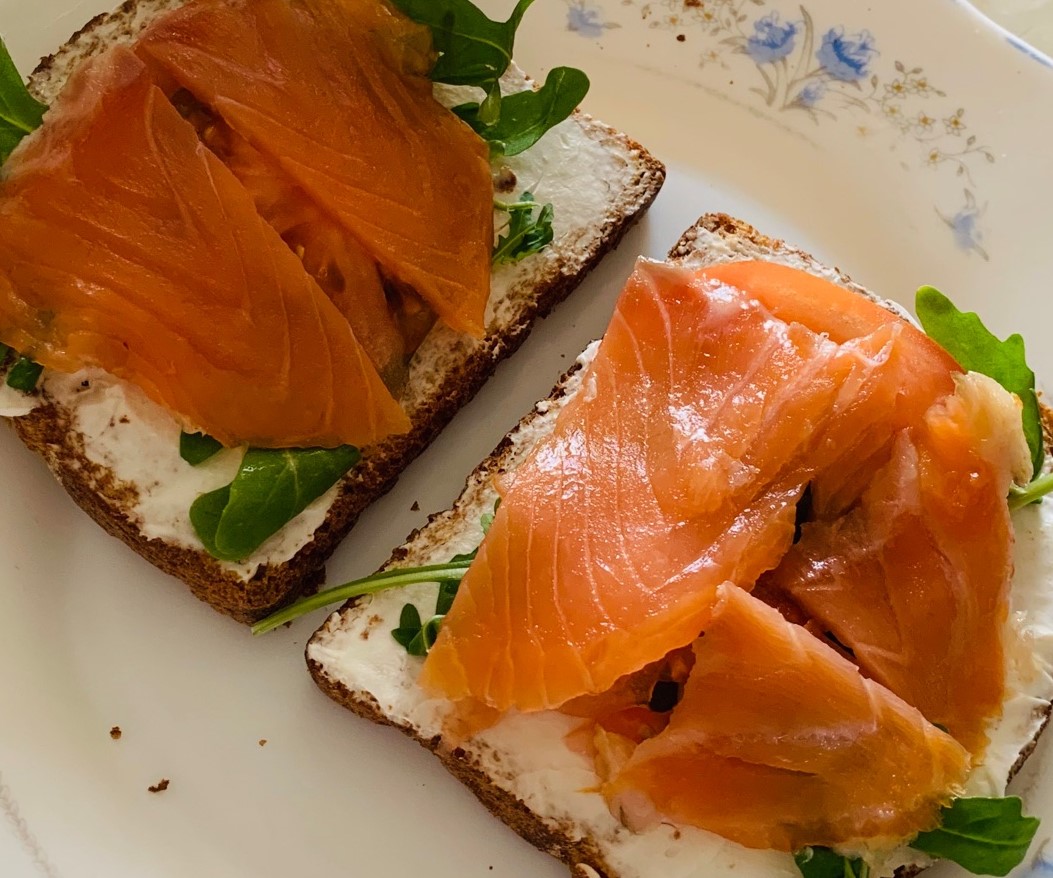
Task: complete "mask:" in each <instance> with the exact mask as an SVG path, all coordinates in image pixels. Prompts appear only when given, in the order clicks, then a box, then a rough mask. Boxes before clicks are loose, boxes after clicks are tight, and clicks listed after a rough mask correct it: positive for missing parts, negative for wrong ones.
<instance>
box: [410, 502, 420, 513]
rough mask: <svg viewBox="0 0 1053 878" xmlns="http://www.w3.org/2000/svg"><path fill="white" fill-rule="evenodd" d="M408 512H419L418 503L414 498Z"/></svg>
mask: <svg viewBox="0 0 1053 878" xmlns="http://www.w3.org/2000/svg"><path fill="white" fill-rule="evenodd" d="M409 511H410V512H420V503H418V502H417V501H416V500H414V501H413V505H412V506H411V507H410V508H409Z"/></svg>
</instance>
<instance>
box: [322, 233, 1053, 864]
mask: <svg viewBox="0 0 1053 878" xmlns="http://www.w3.org/2000/svg"><path fill="white" fill-rule="evenodd" d="M669 256H670V259H671V260H674V261H677V262H680V263H682V264H687V265H697V266H704V265H708V264H716V263H721V262H728V261H735V260H741V259H765V260H772V261H778V262H781V263H784V264H788V265H791V266H794V267H797V268H800V269H803V270H806V271H809V272H811V273H813V274H817V275H820V276H823V277H826V278H828V279H829V280H831V281H833V282H835V283H838V284H841V285H842V286H845V287H847V288H849V289H852V290H854V291H856V292H858V293H860V294H862V295H866V296H868V297H870V298H872V299H874V300H876V301H878V302H881V303H882V304H884V305H885V306H886V307H888V308H890V309H891V310H894V311H896V312H899V313H903V309H902V308H901V307H900V306H898V305H896V304H895V303H893V302H889V301H886V300H883V299H881V298H880V297H877V296H875V295H873V294H872V293H870V292H868V291H867V290H865V289H864V288H862V287H861V286H859V285H858V284H856V283H854V282H853V281H851V280H850V278H848V277H847V276H846V275H845V274H843V273H842V272H841V271H839V270H838V269H836V268H829V267H826V266H824V265H822V264H821V263H820V262H818V261H817V260H816V259H814V258H813V257H811V256H810V255H808V254H806V253H804V252H803V251H801V250H799V249H796V248H794V247H792V246H790V245H788V244H785V243H784V242H782V241H778V240H774V239H772V238H769V237H766V236H765V235H763V234H761V233H760V232H758V231H757V230H756V229H754V228H752V227H751V226H749V225H747V224H746V223H744V222H741V221H740V220H737V219H734V218H732V217H729V216H727V215H724V214H708V215H706V216H703V217H702V218H701V219H700V220H699V221H698V222H697V223H696V224H695V225H694V226H692V227H691V228H690V229H688V230H687V231H686V232H685V233H684V235H683V236H682V237H681V238H680V240H679V241H678V242H677V243H676V244H675V245H674V247H673V248H672V250H671V251H670V253H669ZM594 350H595V345H593V346H592V347H590V348H589V349H587V350H586V351H585V352H584V353H583V355H582V357H581V358H579V360H578V362H577V363H576V364H575V366H574V367H573V368H572V369H571V370H569V371H568V372H567V374H566V375H564V377H563V378H562V379H561V380H560V382H559V383H558V384H557V386H556V387H555V389H554V390H553V392H552V394H551V395H550V396H549V397H548V398H547V399H546V400H543V401H542V402H540V403H538V404H537V406H536V407H535V409H534V410H533V411H531V412H530V413H529V414H528V415H527V416H526V417H524V418H523V420H522V421H520V423H519V424H518V425H517V426H516V428H515V429H514V430H512V431H511V432H510V433H509V434H508V435H507V436H506V437H505V438H504V439H503V440H502V442H501V443H500V444H499V445H498V447H497V448H496V449H495V450H494V451H493V453H492V454H491V455H490V457H488V458H487V459H486V460H485V461H483V462H482V463H481V464H480V465H479V467H478V468H477V469H476V470H475V471H474V472H473V473H472V474H471V475H470V476H469V477H468V480H467V483H466V485H465V489H464V492H463V493H462V494H461V495H460V497H459V498H458V499H457V501H456V502H455V504H454V505H453V506H452V507H451V508H450V509H448V510H446V511H445V512H441V513H438V514H436V515H433V516H432V517H431V518H430V520H429V522H428V523H427V525H425V526H424V527H423V528H420V529H418V530H416V531H414V532H413V533H412V534H410V536H409V537H408V538H407V541H406V542H405V544H404V545H402V546H401V547H400V548H398V549H396V550H395V552H394V553H393V555H392V556H391V558H390V560H389V561H388V563H387V564H386V565H385V568H387V567H411V566H418V565H424V564H431V563H437V562H441V561H445V560H448V559H449V557H450V556H451V555H452V554H454V553H457V552H465V551H469V550H470V549H472V548H474V547H475V546H477V545H478V544H479V542H480V541H481V539H482V536H483V533H482V529H481V526H480V518H481V516H482V515H483V514H484V513H486V512H488V511H490V510H491V509H492V508H493V505H494V501H495V499H496V496H497V495H496V491H495V488H494V477H495V476H497V475H499V474H501V473H504V472H508V471H511V470H514V469H515V468H516V467H517V466H518V465H519V464H520V463H521V462H522V461H523V460H524V459H525V458H526V456H527V455H528V454H529V452H530V450H531V449H532V447H533V446H534V444H535V442H536V441H537V439H538V438H539V437H540V436H542V435H544V434H545V433H546V432H547V431H548V430H549V429H550V428H551V425H552V424H553V423H554V421H555V418H556V416H557V415H558V413H559V411H560V409H561V407H562V406H563V404H564V403H565V401H566V400H568V399H569V398H571V397H573V395H574V394H575V393H576V392H577V390H578V388H579V387H580V385H581V371H582V367H583V365H584V364H585V363H587V362H588V360H589V359H590V358H591V356H592V351H594ZM1046 414H1047V417H1048V416H1049V412H1048V411H1047V413H1046ZM1048 422H1049V421H1047V423H1048ZM434 599H435V587H429V586H415V587H411V588H407V589H402V590H396V591H394V592H386V593H381V594H378V595H374V596H373V597H372V598H371V599H362V600H360V601H351V602H349V603H347V604H346V605H345V606H343V607H342V608H341V609H340V610H338V611H337V612H335V613H334V614H332V615H331V616H330V617H329V618H328V620H327V621H326V622H325V623H324V624H323V625H322V626H321V627H320V628H319V629H318V631H317V632H316V633H315V634H314V635H313V636H312V638H311V639H310V641H309V642H308V644H307V647H306V661H307V665H308V668H309V670H310V673H311V675H312V677H313V678H314V680H315V682H316V683H317V685H318V686H319V688H320V689H321V690H322V691H323V692H324V693H325V694H326V695H328V696H329V697H330V698H332V699H333V700H335V701H337V702H338V703H340V704H342V705H343V706H344V707H347V708H348V709H349V710H351V711H353V712H354V713H356V714H358V715H359V716H361V717H364V718H366V719H369V720H372V721H373V722H377V723H381V724H384V725H389V726H393V727H395V728H397V729H399V730H400V731H402V732H403V733H405V734H406V735H409V736H410V737H411V738H413V739H415V740H416V741H418V742H419V743H420V744H421V745H422V746H424V747H426V748H427V749H429V750H431V751H432V752H434V753H435V754H436V755H437V756H438V757H439V759H441V760H442V762H443V764H444V765H445V766H446V768H447V769H448V770H449V771H450V772H451V773H452V774H453V775H454V776H456V777H457V778H458V779H459V780H460V781H461V782H463V783H464V784H465V785H467V786H468V787H469V788H470V789H471V790H472V791H473V792H474V793H475V795H476V796H477V797H478V799H479V800H480V801H481V802H482V803H483V805H485V806H486V807H487V808H488V809H489V810H490V811H491V812H492V813H493V814H494V815H495V816H496V817H498V818H499V819H500V820H502V821H503V822H504V823H506V824H507V825H508V826H509V827H510V828H512V829H513V830H514V831H515V832H517V833H518V834H519V835H521V836H522V837H523V838H525V839H526V840H527V841H529V842H530V843H531V844H533V845H534V846H535V847H537V848H538V849H539V850H542V851H544V852H546V853H549V854H551V855H553V856H555V857H557V858H559V859H560V860H562V861H563V862H564V863H566V864H567V865H569V866H570V867H571V869H572V871H573V872H574V874H575V875H576V876H579V878H581V876H593V878H594V876H601V878H655V876H659V875H663V874H664V872H663V866H662V862H663V860H662V857H663V856H664V855H665V854H664V853H663V851H664V850H668V851H670V853H669V854H668V856H673V855H674V854H676V855H677V856H678V862H682V861H683V856H684V854H683V851H679V852H678V851H677V847H678V846H679V845H683V844H685V843H687V842H685V841H684V839H689V838H691V837H692V835H691V833H692V831H691V830H687V829H683V828H679V829H678V828H674V827H671V826H666V827H663V828H660V829H659V830H658V831H661V832H664V833H666V841H665V845H666V846H665V848H662V847H661V846H658V847H654V846H652V847H653V850H652V849H650V848H649V849H648V850H652V852H653V853H655V857H656V859H657V863H655V862H651V863H650V864H649V865H648V866H647V867H646V868H645V869H642V870H641V869H638V868H636V866H635V865H634V862H635V861H636V860H634V858H633V857H629V856H627V852H628V851H629V850H634V851H635V850H639V847H637V848H632V847H631V846H632V845H633V844H635V843H636V842H635V841H634V836H633V834H632V833H629V832H627V831H626V830H624V829H623V828H622V827H621V826H620V824H618V822H617V821H616V820H615V819H614V818H613V817H611V816H610V814H609V813H606V812H605V811H604V808H605V806H603V805H602V798H601V797H600V796H599V794H598V793H596V792H595V791H594V792H593V793H592V796H593V798H595V799H598V800H600V807H598V808H597V807H591V806H590V807H589V808H588V809H586V808H585V806H584V805H582V800H581V798H580V797H581V796H583V795H584V796H587V795H589V794H588V792H587V791H586V790H587V788H588V787H590V786H591V787H593V788H594V790H595V785H596V783H597V778H596V777H595V775H592V776H591V780H590V776H589V775H588V774H587V773H585V774H584V775H582V776H580V777H577V776H575V775H574V764H575V763H574V762H573V761H571V762H569V763H567V764H560V766H559V770H560V771H562V772H563V773H565V774H566V775H567V776H569V777H571V778H573V779H574V780H577V781H578V786H579V787H580V790H578V791H572V790H568V791H565V792H564V793H563V794H562V795H563V798H564V801H554V800H552V799H551V798H546V797H545V796H540V797H539V796H538V794H537V791H536V790H534V789H532V788H531V787H530V785H529V784H526V783H524V782H523V780H522V778H523V777H525V776H529V775H530V774H531V773H536V772H538V771H540V769H538V768H537V766H536V765H535V764H534V763H532V762H531V763H529V764H525V763H524V762H523V761H522V760H521V759H520V758H518V756H517V753H516V752H515V747H514V745H513V746H509V744H508V740H509V735H507V734H506V735H504V736H502V735H501V734H500V733H498V734H497V735H496V736H495V737H489V736H490V735H491V730H487V731H485V732H483V733H481V734H479V735H476V736H475V737H472V738H469V739H468V740H467V741H464V740H461V739H459V738H456V737H452V736H451V735H450V734H449V733H448V731H447V727H446V726H444V722H443V716H444V713H443V705H442V703H441V702H437V701H435V700H432V699H429V698H427V697H426V696H425V695H424V694H423V693H421V692H420V690H419V688H418V687H417V686H416V682H415V681H416V678H417V675H418V674H419V671H420V664H419V659H414V658H412V657H409V656H408V655H407V654H406V652H405V650H404V649H403V648H402V647H401V646H399V645H398V644H397V643H395V641H394V639H393V638H392V636H391V633H390V631H391V630H392V629H393V628H396V627H398V625H399V613H400V611H401V607H402V606H403V605H404V604H405V603H407V602H415V603H417V604H418V605H419V608H421V609H422V613H423V610H424V608H426V607H427V606H428V604H429V602H430V603H431V605H432V606H433V605H434ZM1033 685H1034V686H1035V687H1036V689H1041V693H1040V694H1038V695H1036V697H1035V699H1034V704H1033V706H1031V707H1029V710H1030V711H1031V713H1030V715H1029V717H1028V722H1027V728H1026V730H1025V731H1023V732H1022V733H1021V735H1020V739H1019V741H1018V742H1017V745H1016V746H1015V747H1014V749H1013V751H1012V753H1011V754H1009V756H1008V757H1006V758H1003V762H1002V763H1001V764H1000V765H999V766H998V767H996V768H995V771H996V773H997V774H998V776H999V777H1001V778H1004V779H1005V781H1006V782H1008V780H1009V779H1011V778H1012V777H1013V776H1014V775H1015V774H1016V772H1017V771H1018V770H1019V769H1020V767H1021V765H1022V764H1023V761H1024V760H1025V759H1026V758H1027V756H1028V755H1029V754H1030V753H1031V751H1032V750H1033V749H1034V746H1035V743H1036V741H1037V739H1038V736H1039V735H1040V734H1041V732H1042V730H1043V729H1044V728H1045V726H1046V724H1047V722H1048V720H1049V716H1050V697H1051V696H1053V688H1051V687H1050V684H1049V678H1048V676H1047V677H1045V678H1044V679H1043V680H1038V679H1036V680H1035V681H1034V684H1033ZM533 716H534V717H539V716H541V715H537V714H535V715H533ZM530 719H531V717H530V716H515V717H512V719H511V720H510V721H511V722H513V723H519V724H525V723H529V722H530ZM506 721H507V720H502V722H501V723H500V724H498V726H497V729H498V730H499V729H500V728H501V726H502V725H503V724H504V723H505V722H506ZM546 722H549V720H544V721H542V720H540V719H538V720H537V728H536V729H533V730H531V729H530V728H529V727H526V726H524V728H526V731H525V732H524V733H523V734H524V735H526V734H530V735H532V736H533V737H534V738H535V739H542V738H543V737H544V736H545V735H548V736H549V737H548V738H544V740H549V738H551V743H552V746H553V748H559V747H562V746H563V744H562V736H561V735H559V734H556V735H551V734H550V733H549V732H548V730H547V727H546V726H545V723H546ZM534 749H537V748H536V747H535V748H534ZM563 749H566V748H565V747H564V748H563ZM572 785H573V784H572ZM593 804H595V803H593ZM583 809H584V810H583ZM584 813H588V819H587V820H586V819H584V818H583V817H582V816H581V815H582V814H584ZM741 852H742V854H743V856H746V855H750V856H752V855H753V853H755V852H749V851H746V849H744V848H743V849H741ZM784 856H785V855H784ZM917 857H918V855H917V854H916V852H915V853H914V859H912V858H911V857H909V856H905V857H903V858H901V859H900V860H893V861H890V862H889V863H888V864H887V869H886V871H885V872H883V873H880V872H875V873H873V874H875V876H877V875H878V874H893V873H894V874H895V876H896V878H910V876H912V875H915V874H917V873H918V872H920V871H921V870H922V869H923V868H924V866H925V865H926V863H925V859H924V856H923V855H921V861H920V862H919V861H918V859H917ZM769 865H770V866H771V868H772V870H773V871H779V870H780V869H785V868H786V864H785V863H783V864H782V866H781V867H779V866H777V865H776V864H769ZM789 868H792V863H791V864H790V866H789ZM678 869H679V870H680V871H677V873H676V874H677V875H691V876H698V878H701V876H706V878H709V876H711V875H715V874H717V873H716V872H713V871H710V867H709V865H708V864H703V865H700V866H699V867H698V869H697V871H684V867H683V866H678ZM720 874H724V873H723V872H722V873H720ZM779 874H783V872H782V871H779Z"/></svg>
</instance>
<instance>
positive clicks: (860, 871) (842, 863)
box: [793, 847, 870, 878]
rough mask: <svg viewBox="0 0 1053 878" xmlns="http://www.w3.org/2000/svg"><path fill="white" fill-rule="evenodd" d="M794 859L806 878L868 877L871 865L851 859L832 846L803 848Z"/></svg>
mask: <svg viewBox="0 0 1053 878" xmlns="http://www.w3.org/2000/svg"><path fill="white" fill-rule="evenodd" d="M793 861H794V862H795V863H796V864H797V869H798V871H799V872H800V873H801V875H803V876H804V878H867V876H868V875H869V874H870V867H869V866H867V864H866V863H865V862H863V860H859V859H854V860H850V859H849V858H848V857H844V856H842V855H841V854H839V853H836V852H835V851H832V850H830V848H823V847H808V848H802V849H801V850H799V851H797V853H795V854H794V855H793Z"/></svg>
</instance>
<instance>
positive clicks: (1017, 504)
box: [1009, 473, 1053, 511]
mask: <svg viewBox="0 0 1053 878" xmlns="http://www.w3.org/2000/svg"><path fill="white" fill-rule="evenodd" d="M1051 491H1053V473H1046V474H1045V475H1044V476H1039V477H1038V478H1037V479H1034V480H1033V481H1031V482H1030V483H1028V484H1027V485H1025V486H1024V487H1023V488H1018V487H1017V486H1016V485H1014V486H1013V487H1011V488H1010V489H1009V509H1010V510H1011V511H1012V510H1016V509H1022V508H1023V507H1025V506H1028V505H1030V504H1031V503H1034V502H1036V501H1037V500H1041V499H1042V498H1043V497H1045V496H1046V494H1048V493H1050V492H1051Z"/></svg>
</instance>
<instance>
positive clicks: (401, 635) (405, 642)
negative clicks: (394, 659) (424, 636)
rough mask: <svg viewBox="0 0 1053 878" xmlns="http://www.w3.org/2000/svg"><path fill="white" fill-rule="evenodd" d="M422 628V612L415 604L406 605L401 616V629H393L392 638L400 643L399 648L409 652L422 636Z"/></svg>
mask: <svg viewBox="0 0 1053 878" xmlns="http://www.w3.org/2000/svg"><path fill="white" fill-rule="evenodd" d="M421 627H422V625H421V620H420V611H419V610H418V609H417V608H416V607H415V606H414V605H413V604H406V606H404V607H403V608H402V613H401V615H400V616H399V627H398V628H394V629H392V631H391V636H392V637H394V638H395V640H396V641H398V644H399V646H401V647H402V648H403V649H406V650H408V649H409V648H410V645H411V644H412V643H413V641H414V640H416V639H417V638H418V637H419V636H420V630H421Z"/></svg>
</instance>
